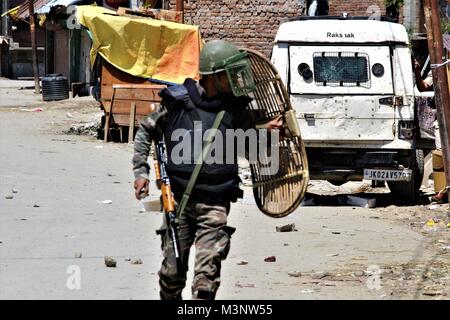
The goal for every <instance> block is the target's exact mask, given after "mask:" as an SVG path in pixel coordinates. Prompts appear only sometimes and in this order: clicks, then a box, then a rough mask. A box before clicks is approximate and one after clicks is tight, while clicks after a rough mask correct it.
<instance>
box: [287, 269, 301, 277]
mask: <svg viewBox="0 0 450 320" xmlns="http://www.w3.org/2000/svg"><path fill="white" fill-rule="evenodd" d="M288 276H289V277H294V278H300V277H301V276H302V273H301V272H300V271H292V272H288Z"/></svg>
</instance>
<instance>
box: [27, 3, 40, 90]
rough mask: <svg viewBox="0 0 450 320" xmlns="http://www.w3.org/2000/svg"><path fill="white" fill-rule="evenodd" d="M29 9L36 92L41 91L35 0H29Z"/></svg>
mask: <svg viewBox="0 0 450 320" xmlns="http://www.w3.org/2000/svg"><path fill="white" fill-rule="evenodd" d="M28 9H29V13H30V34H31V55H32V56H33V73H34V93H36V94H40V93H41V86H40V84H39V67H38V55H37V46H36V24H35V22H34V4H33V0H28Z"/></svg>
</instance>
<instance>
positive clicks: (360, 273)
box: [354, 270, 365, 277]
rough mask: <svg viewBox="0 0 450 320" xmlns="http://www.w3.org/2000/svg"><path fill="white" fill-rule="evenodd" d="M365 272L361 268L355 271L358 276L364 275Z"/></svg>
mask: <svg viewBox="0 0 450 320" xmlns="http://www.w3.org/2000/svg"><path fill="white" fill-rule="evenodd" d="M364 274H365V273H364V271H361V270H358V271H356V272H355V273H354V275H355V276H357V277H363V276H364Z"/></svg>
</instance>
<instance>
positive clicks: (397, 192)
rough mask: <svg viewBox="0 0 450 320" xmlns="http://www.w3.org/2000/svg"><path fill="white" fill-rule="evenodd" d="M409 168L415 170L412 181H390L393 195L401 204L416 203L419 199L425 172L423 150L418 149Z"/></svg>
mask: <svg viewBox="0 0 450 320" xmlns="http://www.w3.org/2000/svg"><path fill="white" fill-rule="evenodd" d="M409 167H410V168H411V167H412V168H413V172H412V177H411V181H409V182H405V181H398V182H397V181H388V185H389V189H391V194H392V195H393V196H395V197H396V198H397V200H399V201H400V202H414V201H416V200H417V199H418V196H419V191H420V187H421V184H422V179H423V171H424V154H423V150H419V149H416V152H415V154H414V156H413V157H412V159H411V164H410V166H409Z"/></svg>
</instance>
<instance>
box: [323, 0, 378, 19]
mask: <svg viewBox="0 0 450 320" xmlns="http://www.w3.org/2000/svg"><path fill="white" fill-rule="evenodd" d="M329 6H330V12H329V15H330V16H336V15H340V14H341V13H342V12H347V13H349V14H350V15H352V16H370V15H372V14H373V12H374V10H376V11H377V12H379V13H380V15H384V14H385V13H386V8H385V6H384V1H383V0H370V1H361V0H330V1H329ZM377 7H378V8H377Z"/></svg>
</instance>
